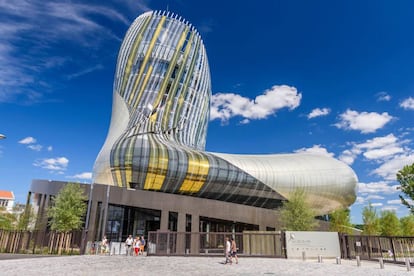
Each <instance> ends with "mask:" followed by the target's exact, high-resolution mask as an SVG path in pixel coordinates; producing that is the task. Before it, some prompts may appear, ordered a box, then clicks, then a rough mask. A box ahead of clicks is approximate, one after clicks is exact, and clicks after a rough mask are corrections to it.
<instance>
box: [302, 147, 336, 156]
mask: <svg viewBox="0 0 414 276" xmlns="http://www.w3.org/2000/svg"><path fill="white" fill-rule="evenodd" d="M295 152H297V153H311V154H318V155H324V156H328V157H333V156H334V154H333V153H330V152H328V150H327V149H325V148H323V147H321V145H313V147H311V148H301V149H298V150H295Z"/></svg>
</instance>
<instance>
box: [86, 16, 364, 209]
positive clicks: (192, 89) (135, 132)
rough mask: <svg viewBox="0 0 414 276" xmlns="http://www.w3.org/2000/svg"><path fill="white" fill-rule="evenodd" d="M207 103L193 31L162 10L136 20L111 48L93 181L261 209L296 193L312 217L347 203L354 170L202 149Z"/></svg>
mask: <svg viewBox="0 0 414 276" xmlns="http://www.w3.org/2000/svg"><path fill="white" fill-rule="evenodd" d="M210 98H211V81H210V70H209V65H208V60H207V54H206V50H205V48H204V45H203V42H202V40H201V37H200V35H199V34H198V33H197V31H196V30H195V28H194V27H193V26H191V25H190V24H189V23H188V22H186V21H185V20H184V19H182V18H181V17H178V16H177V15H174V14H169V13H165V12H147V13H144V14H142V15H141V16H139V17H138V18H137V19H136V20H135V21H134V22H133V23H132V25H131V27H130V28H129V30H128V31H127V34H126V36H125V38H124V41H123V43H122V46H121V49H120V52H119V56H118V62H117V68H116V73H115V81H114V92H113V107H112V117H111V124H110V128H109V132H108V136H107V138H106V141H105V143H104V145H103V147H102V149H101V151H100V153H99V155H98V157H97V160H96V162H95V166H94V179H93V181H94V183H99V184H106V185H115V186H118V187H125V188H134V189H140V190H150V191H159V192H164V193H175V194H184V195H191V196H196V197H202V198H209V199H216V200H221V201H226V202H233V203H240V204H245V205H250V206H256V207H262V208H268V209H272V208H276V207H278V206H280V204H281V201H282V200H286V199H289V194H290V193H291V192H292V191H294V190H295V189H296V188H303V189H305V191H306V193H307V195H308V198H309V200H310V203H311V204H312V207H313V208H315V210H317V211H318V213H320V214H325V213H327V212H329V211H332V210H334V209H336V208H340V207H345V206H349V205H350V204H352V203H353V202H354V201H355V188H356V183H357V178H356V175H355V173H354V172H353V171H352V169H351V168H349V167H348V166H347V165H345V164H344V163H342V162H340V161H338V160H336V159H333V158H329V157H324V156H318V155H309V154H283V155H230V154H220V153H210V152H206V151H204V149H205V141H206V134H207V125H208V121H209V108H210Z"/></svg>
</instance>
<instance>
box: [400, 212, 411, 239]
mask: <svg viewBox="0 0 414 276" xmlns="http://www.w3.org/2000/svg"><path fill="white" fill-rule="evenodd" d="M400 223H401V235H403V236H411V237H412V236H414V215H408V216H406V217H403V218H401V219H400Z"/></svg>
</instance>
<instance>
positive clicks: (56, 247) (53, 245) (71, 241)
mask: <svg viewBox="0 0 414 276" xmlns="http://www.w3.org/2000/svg"><path fill="white" fill-rule="evenodd" d="M81 240H82V232H81V231H73V232H70V233H65V234H64V233H58V232H55V231H39V230H35V231H17V230H1V229H0V252H1V253H23V254H67V255H78V254H80V245H81Z"/></svg>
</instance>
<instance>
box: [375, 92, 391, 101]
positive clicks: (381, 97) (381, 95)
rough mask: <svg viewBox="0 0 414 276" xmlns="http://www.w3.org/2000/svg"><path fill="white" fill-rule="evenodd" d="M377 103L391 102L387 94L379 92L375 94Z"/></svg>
mask: <svg viewBox="0 0 414 276" xmlns="http://www.w3.org/2000/svg"><path fill="white" fill-rule="evenodd" d="M376 96H377V101H379V102H389V101H390V100H391V96H390V95H389V94H388V93H387V92H384V91H382V92H379V93H377V95H376Z"/></svg>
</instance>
